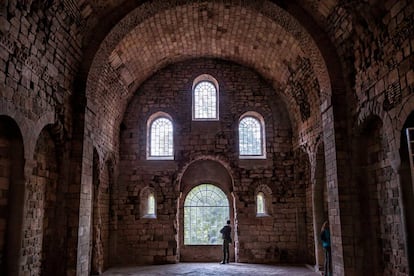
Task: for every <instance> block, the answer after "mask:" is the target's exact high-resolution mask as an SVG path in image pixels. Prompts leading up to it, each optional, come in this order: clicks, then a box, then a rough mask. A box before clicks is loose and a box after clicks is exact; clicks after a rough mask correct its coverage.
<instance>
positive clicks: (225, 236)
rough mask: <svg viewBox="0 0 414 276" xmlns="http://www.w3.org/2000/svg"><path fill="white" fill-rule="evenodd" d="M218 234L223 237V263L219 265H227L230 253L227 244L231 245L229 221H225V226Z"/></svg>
mask: <svg viewBox="0 0 414 276" xmlns="http://www.w3.org/2000/svg"><path fill="white" fill-rule="evenodd" d="M220 233H221V234H222V236H223V261H222V262H221V264H225V263H229V258H230V256H229V255H230V251H229V244H230V243H231V226H230V220H228V221H227V225H225V226H224V227H223V228H221V230H220Z"/></svg>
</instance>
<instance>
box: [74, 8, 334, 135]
mask: <svg viewBox="0 0 414 276" xmlns="http://www.w3.org/2000/svg"><path fill="white" fill-rule="evenodd" d="M104 2H105V3H104ZM276 2H278V3H274V2H271V1H264V0H263V1H188V0H182V1H180V0H178V1H161V0H160V1H147V2H144V3H135V4H131V2H129V1H123V2H122V3H121V1H85V2H82V3H79V5H80V9H81V11H82V14H83V16H84V18H85V19H86V21H87V22H88V24H86V25H85V26H88V28H89V30H85V33H86V34H87V33H88V31H92V30H93V28H92V27H91V26H96V28H95V29H96V30H100V31H101V32H102V29H99V21H100V20H103V23H102V24H103V25H108V26H109V25H110V26H111V29H110V30H107V31H106V33H105V31H104V33H103V35H101V36H102V37H101V38H100V41H98V43H99V44H98V45H96V46H95V49H94V53H93V54H94V55H93V59H92V60H90V61H89V64H88V61H86V62H85V64H87V68H86V69H87V70H88V74H87V77H86V81H87V83H86V97H87V99H88V101H89V102H91V103H92V105H90V109H91V110H93V112H94V113H95V114H98V115H99V116H96V118H99V120H102V118H106V121H107V125H111V126H113V128H112V129H111V130H108V129H106V130H105V131H106V132H108V134H110V133H111V134H112V135H113V137H114V139H116V138H115V137H117V133H118V131H119V124H120V122H121V120H122V117H123V112H124V110H125V108H126V106H127V104H128V102H129V99H130V98H131V97H132V96H133V94H134V93H135V91H136V89H137V88H138V87H139V86H140V85H141V84H142V82H143V81H145V80H146V79H147V78H148V77H150V76H151V75H152V74H153V73H154V72H156V71H157V70H159V69H161V68H162V67H163V66H166V65H168V64H171V63H174V62H177V61H181V60H185V59H188V58H196V57H212V58H221V59H225V60H229V61H232V62H237V63H240V64H242V65H245V66H247V67H250V68H253V69H254V70H255V71H257V72H258V73H259V74H261V75H262V76H263V77H264V78H265V79H267V80H268V81H269V83H270V84H271V85H272V86H273V87H274V89H275V91H276V93H277V94H278V95H279V96H281V97H282V98H283V99H284V100H285V102H286V105H287V106H288V110H289V112H290V116H291V119H292V124H293V130H294V133H295V134H296V135H297V134H298V133H299V132H300V131H301V129H302V130H305V129H306V128H309V127H311V128H313V129H314V131H315V132H319V131H320V129H319V127H320V123H318V122H319V121H320V112H319V109H320V105H321V104H323V102H324V101H326V100H329V95H330V91H331V87H330V80H329V76H328V69H327V67H326V64H325V61H324V59H323V57H322V53H321V52H320V49H319V48H318V45H317V43H316V42H315V40H314V39H313V38H312V36H311V35H310V34H309V33H308V31H307V30H306V28H305V26H304V25H302V24H303V23H301V22H299V21H298V19H297V18H295V17H294V16H292V15H291V14H290V13H289V12H288V10H292V12H294V13H295V12H297V10H295V8H292V7H290V6H289V7H287V6H286V4H284V3H283V2H284V1H276ZM317 2H319V1H316V2H315V1H313V2H312V1H301V4H302V5H303V6H304V7H305V8H306V10H308V11H313V12H314V14H313V17H314V18H315V19H317V20H318V21H319V22H321V21H323V20H324V17H323V15H326V14H328V13H329V12H328V11H329V9H330V8H332V6H334V4H335V2H336V1H332V2H330V1H324V3H323V4H321V3H317ZM295 7H296V8H299V9H301V8H300V6H295ZM110 11H112V13H116V14H117V16H115V17H114V16H113V15H112V17H111V16H110V15H108V14H110ZM301 12H302V13H303V12H304V11H303V9H301ZM299 14H300V13H299ZM105 15H108V20H109V21H110V22H109V23H108V22H106V21H105ZM296 16H298V15H296ZM114 18H117V19H116V20H115V19H114ZM309 18H311V17H309ZM111 20H115V21H114V22H112V21H111ZM94 37H96V34H94V33H93V32H92V33H91V35H85V40H84V41H85V47H86V48H87V47H88V43H92V47H91V48H93V47H94V46H93V43H95V44H96V43H97V42H96V41H93V38H94ZM84 66H85V65H84ZM88 66H90V67H88ZM96 124H97V125H99V123H98V122H96ZM312 125H316V127H315V126H312Z"/></svg>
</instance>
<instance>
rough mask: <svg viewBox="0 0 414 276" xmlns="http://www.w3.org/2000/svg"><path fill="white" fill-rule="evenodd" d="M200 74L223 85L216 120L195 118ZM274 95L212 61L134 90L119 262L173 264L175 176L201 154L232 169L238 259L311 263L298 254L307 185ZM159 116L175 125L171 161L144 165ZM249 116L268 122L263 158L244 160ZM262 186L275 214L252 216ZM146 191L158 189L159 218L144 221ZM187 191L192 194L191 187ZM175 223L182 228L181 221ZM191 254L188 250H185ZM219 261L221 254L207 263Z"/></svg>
mask: <svg viewBox="0 0 414 276" xmlns="http://www.w3.org/2000/svg"><path fill="white" fill-rule="evenodd" d="M201 74H210V75H212V76H213V77H214V78H216V79H217V81H218V83H219V95H220V96H219V106H220V120H219V121H215V122H214V121H213V122H203V121H201V122H195V121H192V120H191V118H192V116H191V112H192V109H191V104H192V103H191V100H192V94H191V93H192V91H191V89H192V85H193V80H194V79H195V78H196V77H198V76H199V75H201ZM274 93H275V92H274V91H273V89H272V88H271V87H269V86H268V85H267V84H266V82H265V81H264V80H263V79H261V78H260V77H259V76H258V75H257V74H255V73H254V72H252V71H251V70H249V69H246V68H243V67H241V66H239V65H236V64H233V63H229V62H225V61H221V60H208V59H201V60H192V61H187V62H181V63H177V64H175V65H173V66H168V67H166V68H165V69H163V70H161V71H159V72H158V73H157V74H155V75H154V76H153V77H151V78H150V79H149V80H148V81H146V82H145V83H144V85H143V86H142V87H141V88H140V89H138V90H137V92H136V94H135V97H134V98H133V99H132V101H131V104H130V105H129V107H128V110H127V112H126V115H125V119H124V121H123V131H122V133H121V154H120V159H121V163H120V182H119V183H118V189H119V197H118V198H117V201H118V202H119V204H118V205H117V206H118V207H117V208H118V209H119V210H118V217H117V219H118V222H117V224H118V229H117V231H116V234H115V235H116V236H117V237H118V244H117V250H118V251H117V254H116V255H117V256H119V257H118V258H119V261H118V263H157V262H171V261H176V256H175V254H176V252H177V249H178V248H179V247H183V246H184V245H183V244H182V237H179V238H178V240H177V238H176V237H175V231H177V229H176V228H175V227H174V225H175V224H176V222H175V221H176V215H177V214H176V213H177V199H178V196H179V194H178V193H177V187H176V185H179V183H176V182H177V179H176V171H177V169H178V170H181V169H180V167H182V166H184V165H185V164H187V163H189V162H191V161H193V160H194V159H195V158H198V157H200V156H204V157H205V158H219V157H220V158H222V159H223V160H225V162H226V163H227V164H228V166H229V167H230V168H231V171H232V175H231V177H232V178H233V179H234V187H232V189H233V192H234V194H235V197H236V198H237V200H236V205H235V210H236V211H235V212H236V213H235V214H234V215H233V216H234V217H236V216H237V223H236V229H237V236H238V240H237V242H238V258H239V260H240V261H242V262H260V263H266V262H278V263H282V262H297V261H300V260H304V259H305V258H306V253H307V252H306V248H303V250H304V251H303V252H299V247H300V246H301V245H302V244H301V242H300V241H301V240H302V238H303V239H306V232H307V231H306V222H305V221H306V218H305V214H306V208H305V197H306V194H305V185H304V184H303V183H301V182H295V166H294V161H293V159H294V156H293V151H292V139H291V137H292V136H291V135H292V134H291V127H290V120H289V117H288V113H287V112H286V109H285V108H284V103H283V101H282V100H281V98H280V97H277V96H275V95H274ZM159 111H163V112H166V113H168V114H169V115H170V116H171V117H172V119H173V123H174V153H175V159H174V160H173V161H153V160H146V149H147V120H148V118H149V117H150V116H151V115H152V114H153V113H155V112H159ZM247 111H255V112H258V113H260V114H261V115H262V116H263V117H264V121H265V127H266V151H267V159H266V160H240V159H239V157H238V151H237V148H238V140H237V139H238V138H237V137H238V133H237V131H238V120H239V118H240V116H241V115H243V114H244V113H245V112H247ZM157 167H158V168H157ZM200 181H201V179H200ZM201 183H202V182H199V184H201ZM263 184H265V185H267V186H269V187H270V188H271V189H272V190H273V194H274V195H273V197H272V198H271V202H272V204H271V208H272V212H271V213H272V215H271V216H269V217H264V218H260V217H256V213H255V210H256V207H255V191H256V188H257V187H258V186H259V185H263ZM148 185H149V186H151V187H154V189H155V191H156V195H157V203H158V204H157V219H156V220H149V219H143V218H141V216H140V214H139V206H140V202H139V191H140V190H141V189H143V188H144V187H146V186H148ZM182 189H184V190H186V189H187V192H188V187H187V188H182ZM183 198H185V192H184V194H183ZM178 223H179V224H180V227H183V226H182V221H179V222H178ZM301 227H303V229H300V228H301ZM301 234H302V235H303V236H302V237H301V236H300V235H301ZM207 248H208V247H207ZM189 250H190V249H188V247H187V248H186V252H188V251H189ZM211 250H214V249H211ZM190 252H191V251H190ZM218 252H220V251H218ZM298 253H300V254H298ZM205 254H207V253H205ZM115 257H116V256H112V257H111V258H115ZM219 258H220V256H216V257H215V259H210V261H216V260H219ZM194 260H196V259H194Z"/></svg>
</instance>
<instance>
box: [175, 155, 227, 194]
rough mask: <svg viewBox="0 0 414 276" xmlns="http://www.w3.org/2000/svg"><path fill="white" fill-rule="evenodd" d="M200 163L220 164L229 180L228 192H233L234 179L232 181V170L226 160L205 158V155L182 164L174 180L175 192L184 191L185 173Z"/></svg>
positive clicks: (216, 157) (214, 157) (218, 157)
mask: <svg viewBox="0 0 414 276" xmlns="http://www.w3.org/2000/svg"><path fill="white" fill-rule="evenodd" d="M201 161H211V162H215V163H217V164H220V166H222V167H223V169H224V170H225V171H226V175H228V176H229V177H230V179H229V186H228V192H233V190H234V179H233V175H234V173H233V170H232V169H231V167H230V165H229V164H228V162H227V160H225V159H224V158H223V157H221V156H206V155H200V156H196V157H194V159H193V160H191V161H189V162H188V163H186V164H184V165H183V166H182V167H181V168H180V169H179V170H178V173H177V179H176V185H177V186H176V187H177V190H178V191H180V192H183V190H184V189H185V187H183V182H182V181H183V177H184V174H185V172H186V171H187V170H188V168H189V167H190V166H191V165H193V164H194V163H196V162H201Z"/></svg>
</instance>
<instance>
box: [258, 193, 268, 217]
mask: <svg viewBox="0 0 414 276" xmlns="http://www.w3.org/2000/svg"><path fill="white" fill-rule="evenodd" d="M256 206H257V215H264V214H266V211H265V197H264V194H263V193H262V192H259V193H258V194H257V196H256Z"/></svg>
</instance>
